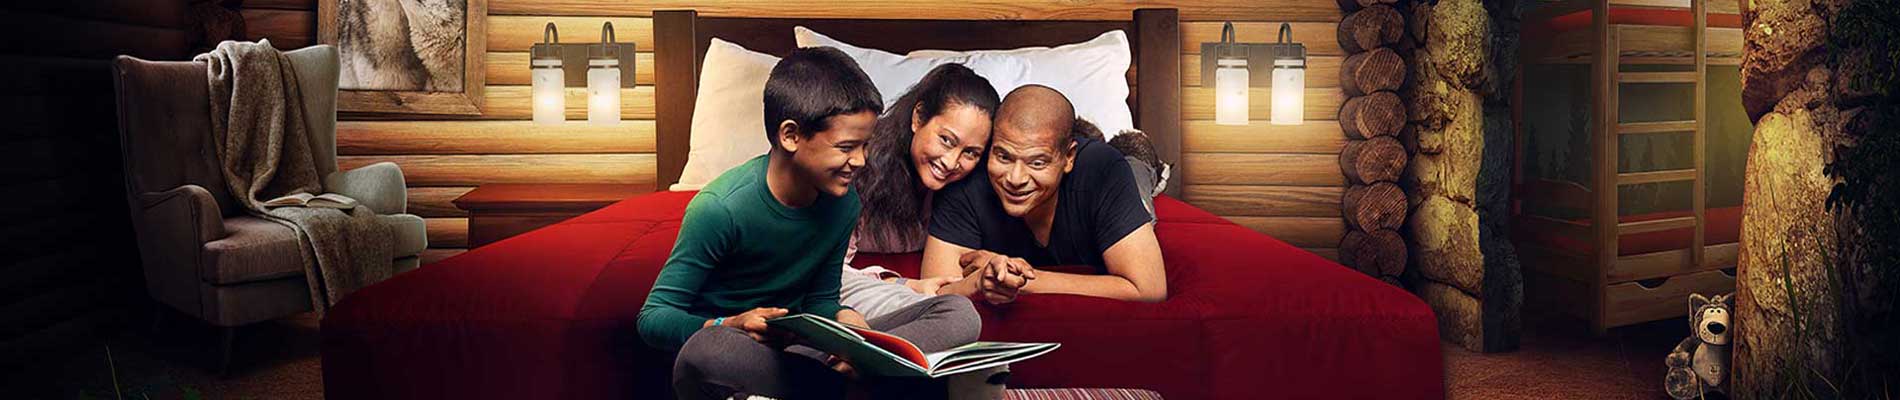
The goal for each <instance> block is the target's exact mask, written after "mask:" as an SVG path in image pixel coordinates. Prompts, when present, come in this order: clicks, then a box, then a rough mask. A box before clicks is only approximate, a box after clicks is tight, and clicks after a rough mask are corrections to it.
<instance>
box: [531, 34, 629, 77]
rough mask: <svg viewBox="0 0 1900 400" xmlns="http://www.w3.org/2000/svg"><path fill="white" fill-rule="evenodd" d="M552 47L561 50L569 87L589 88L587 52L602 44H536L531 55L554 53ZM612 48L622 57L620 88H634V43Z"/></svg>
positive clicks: (563, 68)
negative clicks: (616, 49)
mask: <svg viewBox="0 0 1900 400" xmlns="http://www.w3.org/2000/svg"><path fill="white" fill-rule="evenodd" d="M550 46H552V47H556V48H559V51H560V52H561V74H562V76H564V77H565V78H566V79H565V80H566V81H567V87H583V88H584V87H587V51H588V49H590V48H594V47H598V46H601V44H600V43H559V44H553V45H549V44H542V43H536V44H535V45H534V46H533V48H531V49H529V51H530V53H529V54H545V53H547V52H549V51H552V50H550V49H549V47H550ZM610 46H614V47H618V48H619V51H617V52H615V53H616V54H619V55H620V87H623V88H632V87H633V86H634V82H633V75H634V74H633V70H634V59H635V56H634V52H635V51H636V50H637V49H636V48H635V46H634V44H633V43H632V42H625V43H614V44H611V45H610Z"/></svg>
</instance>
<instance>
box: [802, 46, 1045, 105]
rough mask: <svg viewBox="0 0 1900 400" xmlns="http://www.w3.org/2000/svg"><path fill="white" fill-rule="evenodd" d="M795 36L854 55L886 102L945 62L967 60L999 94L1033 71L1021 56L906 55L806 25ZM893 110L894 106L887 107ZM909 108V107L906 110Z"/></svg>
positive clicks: (963, 62) (960, 62)
mask: <svg viewBox="0 0 1900 400" xmlns="http://www.w3.org/2000/svg"><path fill="white" fill-rule="evenodd" d="M792 37H793V38H794V39H796V40H797V42H798V47H823V46H829V47H832V48H836V49H838V51H842V52H844V54H845V55H848V56H851V60H852V61H856V62H857V63H858V68H859V69H863V70H864V74H865V75H868V76H870V77H871V84H872V85H875V86H877V94H878V95H879V96H883V97H884V105H885V106H889V105H891V103H895V102H897V97H898V96H903V95H904V93H907V92H909V91H910V87H911V85H915V84H917V81H920V80H923V79H924V75H926V74H929V73H930V70H931V69H934V68H937V66H939V65H943V64H951V63H956V64H963V66H965V67H969V68H970V70H971V71H976V74H977V75H981V76H983V78H984V79H988V80H989V81H990V86H993V87H995V89H996V93H997V95H999V96H1000V95H1002V94H1005V93H1009V90H1010V89H1015V88H1016V87H1017V86H1021V85H1022V83H1021V82H1022V80H1023V79H1024V78H1026V77H1027V76H1028V75H1029V64H1028V63H1027V62H1026V61H1025V60H1022V59H1020V58H1017V57H1006V56H995V55H975V54H961V53H947V54H938V55H933V56H929V57H918V56H902V55H897V54H895V53H891V52H888V51H883V50H878V49H868V48H863V47H858V46H853V45H851V44H849V43H845V42H840V41H838V40H837V39H832V38H831V37H829V36H825V35H824V34H820V33H818V32H814V31H812V30H811V29H806V28H805V27H803V26H799V27H793V28H792ZM885 111H886V112H890V110H885ZM906 112H908V110H906Z"/></svg>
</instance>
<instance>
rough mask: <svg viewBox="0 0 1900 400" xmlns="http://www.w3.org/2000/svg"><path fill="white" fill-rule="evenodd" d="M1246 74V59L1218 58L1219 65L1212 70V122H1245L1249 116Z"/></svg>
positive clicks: (1241, 123)
mask: <svg viewBox="0 0 1900 400" xmlns="http://www.w3.org/2000/svg"><path fill="white" fill-rule="evenodd" d="M1248 74H1249V73H1248V72H1247V60H1246V59H1239V58H1223V59H1220V66H1219V67H1218V68H1215V70H1214V123H1216V124H1220V125H1246V124H1247V120H1248V119H1250V118H1251V117H1250V116H1248V115H1247V87H1248V85H1247V75H1248ZM1276 111H1277V109H1276ZM1276 115H1278V114H1276Z"/></svg>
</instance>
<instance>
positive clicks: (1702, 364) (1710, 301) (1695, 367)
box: [1663, 294, 1734, 400]
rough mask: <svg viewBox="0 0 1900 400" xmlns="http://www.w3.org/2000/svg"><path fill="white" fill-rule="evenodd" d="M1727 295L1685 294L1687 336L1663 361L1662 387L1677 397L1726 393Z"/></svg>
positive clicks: (1691, 397)
mask: <svg viewBox="0 0 1900 400" xmlns="http://www.w3.org/2000/svg"><path fill="white" fill-rule="evenodd" d="M1729 301H1730V298H1729V295H1718V296H1715V297H1712V298H1704V297H1702V295H1700V294H1690V295H1689V333H1690V335H1689V337H1688V338H1684V339H1682V343H1678V344H1676V350H1675V351H1671V352H1669V358H1668V360H1667V361H1666V363H1667V364H1669V375H1668V377H1666V378H1664V379H1663V389H1664V390H1665V391H1668V392H1669V397H1673V398H1676V399H1678V400H1683V399H1693V398H1698V397H1702V396H1703V395H1706V394H1709V393H1724V394H1726V393H1727V392H1728V362H1729V360H1728V343H1729V332H1730V331H1732V330H1733V329H1732V328H1734V325H1731V324H1730V321H1729Z"/></svg>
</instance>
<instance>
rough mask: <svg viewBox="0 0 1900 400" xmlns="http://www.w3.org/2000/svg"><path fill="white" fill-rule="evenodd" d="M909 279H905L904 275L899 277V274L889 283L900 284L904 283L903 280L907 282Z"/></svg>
mask: <svg viewBox="0 0 1900 400" xmlns="http://www.w3.org/2000/svg"><path fill="white" fill-rule="evenodd" d="M909 281H910V279H905V278H904V277H901V276H900V277H897V280H895V281H892V282H891V283H896V284H899V285H902V284H904V282H909Z"/></svg>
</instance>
